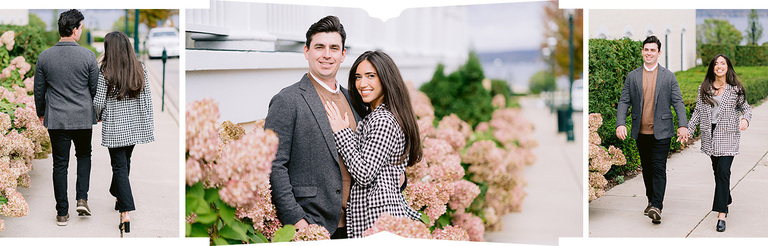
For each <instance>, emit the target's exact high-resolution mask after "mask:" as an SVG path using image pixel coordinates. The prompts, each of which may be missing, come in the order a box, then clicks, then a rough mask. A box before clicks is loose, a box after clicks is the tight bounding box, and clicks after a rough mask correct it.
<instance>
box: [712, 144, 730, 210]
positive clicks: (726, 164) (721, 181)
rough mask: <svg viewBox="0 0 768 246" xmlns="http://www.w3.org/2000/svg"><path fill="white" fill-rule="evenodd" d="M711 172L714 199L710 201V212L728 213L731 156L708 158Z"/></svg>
mask: <svg viewBox="0 0 768 246" xmlns="http://www.w3.org/2000/svg"><path fill="white" fill-rule="evenodd" d="M709 158H710V159H712V171H714V172H715V198H714V199H713V201H712V211H715V212H721V213H728V205H731V202H733V198H731V164H732V163H733V156H710V157H709Z"/></svg>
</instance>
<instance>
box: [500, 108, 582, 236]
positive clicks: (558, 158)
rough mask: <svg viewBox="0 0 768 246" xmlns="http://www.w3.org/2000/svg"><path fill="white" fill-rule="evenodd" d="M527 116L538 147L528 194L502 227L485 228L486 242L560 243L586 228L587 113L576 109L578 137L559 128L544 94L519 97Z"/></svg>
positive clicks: (530, 170)
mask: <svg viewBox="0 0 768 246" xmlns="http://www.w3.org/2000/svg"><path fill="white" fill-rule="evenodd" d="M520 105H521V107H522V109H523V115H524V116H525V118H526V119H527V120H528V121H530V122H531V123H533V124H534V126H535V131H534V138H535V139H536V140H537V141H538V142H539V146H538V147H536V148H535V149H534V152H535V153H536V157H537V158H538V160H537V161H536V163H535V164H533V165H532V166H529V167H526V169H525V174H524V175H525V179H526V181H527V183H528V185H527V186H526V187H525V192H526V193H527V195H526V196H525V200H523V206H522V211H521V212H519V213H510V214H507V215H505V216H504V217H502V221H503V223H504V229H503V230H502V231H500V232H493V233H486V234H485V240H486V241H488V242H504V243H523V244H547V245H557V244H558V238H559V237H582V234H583V229H582V225H583V222H582V221H583V220H582V217H583V213H584V212H583V211H584V210H583V204H584V196H583V182H582V177H583V176H582V175H583V170H584V164H583V161H582V155H583V152H582V151H583V137H582V132H583V127H582V126H583V125H584V124H583V122H582V121H583V115H582V112H574V113H573V122H574V136H575V139H574V140H575V141H573V142H567V141H566V136H565V134H564V133H559V134H558V133H557V114H551V113H550V112H549V109H548V108H547V107H546V106H545V105H544V100H543V99H540V98H536V97H524V98H520Z"/></svg>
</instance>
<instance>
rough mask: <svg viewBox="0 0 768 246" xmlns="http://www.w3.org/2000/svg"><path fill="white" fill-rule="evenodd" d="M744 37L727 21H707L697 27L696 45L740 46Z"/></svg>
mask: <svg viewBox="0 0 768 246" xmlns="http://www.w3.org/2000/svg"><path fill="white" fill-rule="evenodd" d="M742 39H743V36H741V32H740V31H739V30H736V27H734V26H733V25H731V23H730V22H728V21H727V20H720V19H706V20H704V24H700V25H697V26H696V43H699V44H733V45H739V43H741V40H742Z"/></svg>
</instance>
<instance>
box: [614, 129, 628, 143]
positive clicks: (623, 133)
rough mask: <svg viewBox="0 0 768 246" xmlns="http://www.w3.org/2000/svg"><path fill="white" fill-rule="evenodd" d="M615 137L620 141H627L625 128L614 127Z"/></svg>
mask: <svg viewBox="0 0 768 246" xmlns="http://www.w3.org/2000/svg"><path fill="white" fill-rule="evenodd" d="M616 137H618V138H619V139H621V140H625V139H627V127H626V126H623V125H622V126H618V127H616Z"/></svg>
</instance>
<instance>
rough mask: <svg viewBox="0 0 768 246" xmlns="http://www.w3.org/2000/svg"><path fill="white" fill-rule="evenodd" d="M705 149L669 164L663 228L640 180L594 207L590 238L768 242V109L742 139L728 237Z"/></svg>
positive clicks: (757, 112)
mask: <svg viewBox="0 0 768 246" xmlns="http://www.w3.org/2000/svg"><path fill="white" fill-rule="evenodd" d="M700 149H701V140H699V141H696V142H695V143H694V144H693V145H692V146H690V147H689V148H686V149H685V150H683V151H682V152H680V153H675V154H672V157H670V158H669V159H668V160H667V189H666V194H665V197H664V210H663V213H662V223H661V224H659V225H654V224H652V223H651V220H650V218H648V217H646V216H643V213H642V212H643V209H644V208H645V206H646V205H647V199H646V197H645V186H644V185H643V179H642V177H641V176H638V177H636V178H633V179H631V180H629V181H627V182H626V183H624V184H621V185H618V186H616V187H614V188H613V189H611V190H610V191H608V192H607V193H606V194H605V195H604V196H603V197H600V198H598V199H597V200H594V201H592V202H591V203H590V204H589V231H590V232H589V237H766V236H768V230H766V229H768V210H766V209H765V208H766V204H768V192H766V188H768V162H766V153H768V103H763V105H761V106H759V107H757V108H753V109H752V122H751V123H750V127H749V128H748V129H747V130H746V131H744V132H742V134H741V144H740V147H739V151H740V154H739V155H737V156H736V157H735V158H734V161H733V164H732V166H731V196H732V197H733V204H731V205H730V206H729V210H730V211H729V213H728V219H727V228H726V231H725V232H717V231H715V225H716V224H717V213H714V212H710V210H711V209H712V199H713V197H714V189H715V181H714V176H713V173H712V164H711V161H710V159H709V156H707V155H705V154H704V153H702V152H701V151H700Z"/></svg>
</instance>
